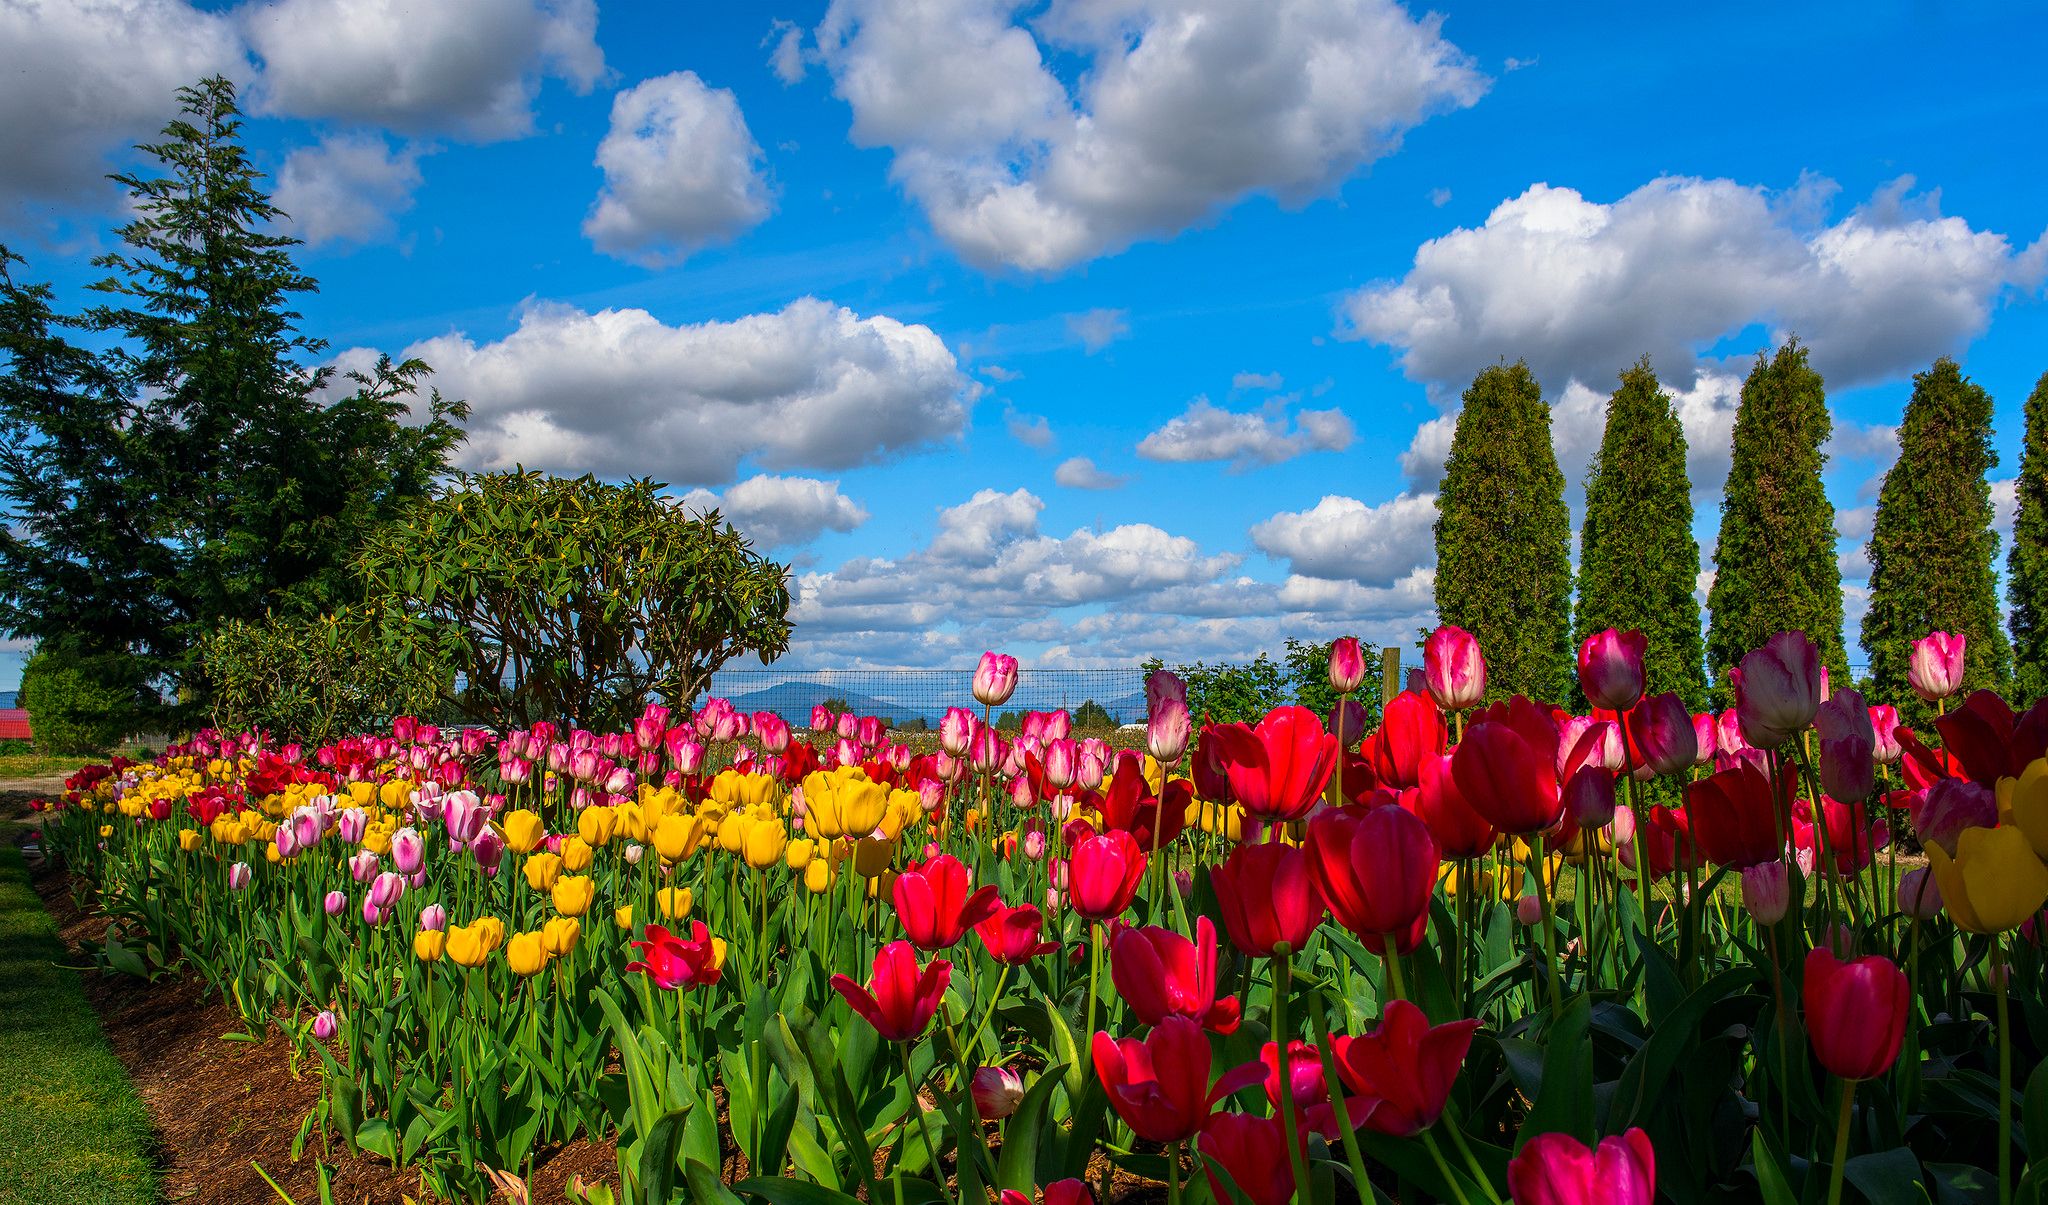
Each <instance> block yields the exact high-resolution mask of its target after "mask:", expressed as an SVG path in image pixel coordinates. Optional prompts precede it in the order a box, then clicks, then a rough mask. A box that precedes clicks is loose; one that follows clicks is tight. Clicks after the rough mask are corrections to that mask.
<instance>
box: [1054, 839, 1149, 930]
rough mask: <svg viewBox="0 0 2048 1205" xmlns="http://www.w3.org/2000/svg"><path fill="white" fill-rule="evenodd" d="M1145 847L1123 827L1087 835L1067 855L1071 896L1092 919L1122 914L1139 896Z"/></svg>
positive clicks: (1074, 902) (1076, 905) (1068, 892)
mask: <svg viewBox="0 0 2048 1205" xmlns="http://www.w3.org/2000/svg"><path fill="white" fill-rule="evenodd" d="M1144 877H1145V849H1144V847H1143V846H1141V845H1139V844H1138V839H1137V838H1136V837H1133V836H1131V835H1130V834H1129V833H1127V832H1124V831H1123V830H1122V829H1112V830H1111V831H1109V832H1106V833H1101V834H1098V835H1096V836H1091V837H1084V838H1083V839H1082V840H1080V841H1079V842H1077V843H1076V844H1075V846H1074V852H1073V855H1072V856H1071V857H1069V858H1068V859H1067V898H1068V899H1069V900H1071V901H1072V902H1073V905H1074V911H1076V912H1078V913H1080V914H1081V915H1082V916H1084V917H1086V918H1087V919H1089V920H1108V919H1109V918H1110V917H1112V916H1120V915H1122V914H1123V910H1124V909H1126V908H1128V907H1130V906H1131V901H1132V900H1134V899H1136V898H1137V896H1138V884H1139V882H1140V881H1142V880H1143V879H1144Z"/></svg>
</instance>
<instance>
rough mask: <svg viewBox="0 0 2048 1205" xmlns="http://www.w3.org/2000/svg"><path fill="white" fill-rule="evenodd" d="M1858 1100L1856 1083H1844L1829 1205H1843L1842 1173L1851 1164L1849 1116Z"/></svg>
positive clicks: (1836, 1130) (1845, 1081)
mask: <svg viewBox="0 0 2048 1205" xmlns="http://www.w3.org/2000/svg"><path fill="white" fill-rule="evenodd" d="M1855 1100H1856V1081H1855V1080H1852V1079H1845V1080H1843V1081H1842V1112H1841V1115H1840V1117H1839V1118H1837V1124H1836V1126H1835V1165H1834V1167H1833V1168H1832V1169H1831V1170H1830V1171H1829V1172H1828V1205H1842V1171H1843V1168H1844V1166H1845V1165H1847V1163H1848V1162H1849V1115H1850V1109H1851V1106H1852V1105H1853V1104H1854V1103H1855Z"/></svg>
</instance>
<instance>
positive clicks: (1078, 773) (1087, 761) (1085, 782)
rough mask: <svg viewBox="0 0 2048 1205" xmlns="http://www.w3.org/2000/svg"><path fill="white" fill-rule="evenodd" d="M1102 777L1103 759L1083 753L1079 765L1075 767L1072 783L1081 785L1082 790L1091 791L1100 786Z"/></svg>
mask: <svg viewBox="0 0 2048 1205" xmlns="http://www.w3.org/2000/svg"><path fill="white" fill-rule="evenodd" d="M1102 777H1103V759H1102V758H1100V757H1096V756H1092V755H1090V754H1087V753H1083V754H1082V755H1081V761H1080V764H1079V765H1078V766H1076V767H1075V772H1074V781H1075V782H1077V783H1079V784H1080V785H1081V789H1082V790H1084V791H1093V790H1095V789H1096V788H1097V787H1100V786H1101V785H1102Z"/></svg>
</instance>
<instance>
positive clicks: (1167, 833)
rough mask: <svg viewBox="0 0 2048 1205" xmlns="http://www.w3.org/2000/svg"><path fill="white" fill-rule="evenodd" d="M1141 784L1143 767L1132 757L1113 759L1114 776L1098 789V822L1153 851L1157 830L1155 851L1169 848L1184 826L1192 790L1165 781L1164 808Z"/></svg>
mask: <svg viewBox="0 0 2048 1205" xmlns="http://www.w3.org/2000/svg"><path fill="white" fill-rule="evenodd" d="M1161 798H1162V797H1161V796H1159V795H1155V794H1153V793H1152V784H1150V783H1149V782H1147V781H1145V767H1144V763H1143V762H1142V761H1141V760H1140V759H1139V758H1136V757H1119V758H1117V759H1116V772H1115V773H1114V774H1112V775H1111V776H1110V779H1109V782H1108V783H1107V784H1105V785H1104V786H1103V789H1102V803H1101V809H1100V810H1101V812H1102V822H1103V823H1104V824H1106V825H1108V826H1109V827H1110V828H1112V829H1122V830H1123V831H1124V832H1127V833H1129V834H1130V835H1131V836H1133V837H1136V838H1137V839H1138V848H1140V849H1144V850H1150V849H1152V848H1154V844H1153V829H1154V828H1155V827H1157V828H1158V830H1159V833H1158V848H1161V849H1163V848H1165V847H1166V846H1168V845H1171V844H1173V842H1174V839H1175V838H1177V837H1179V836H1180V835H1181V833H1182V831H1184V830H1185V829H1186V828H1187V826H1188V805H1189V804H1191V803H1193V802H1194V798H1195V797H1194V789H1193V787H1191V786H1190V785H1189V783H1188V780H1187V779H1185V778H1175V779H1170V780H1168V782H1167V784H1166V793H1165V795H1164V804H1163V805H1162V803H1161Z"/></svg>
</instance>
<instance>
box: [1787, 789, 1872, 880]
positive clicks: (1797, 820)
mask: <svg viewBox="0 0 2048 1205" xmlns="http://www.w3.org/2000/svg"><path fill="white" fill-rule="evenodd" d="M1820 814H1821V822H1822V823H1823V824H1825V825H1827V852H1828V857H1827V859H1826V860H1825V861H1820V860H1819V857H1820V850H1819V846H1818V843H1817V840H1818V839H1817V835H1816V834H1815V832H1814V828H1815V825H1814V822H1813V805H1812V804H1811V803H1809V802H1807V801H1806V800H1804V799H1801V800H1799V801H1798V802H1796V803H1794V804H1793V805H1792V846H1793V848H1794V849H1797V850H1799V851H1801V852H1803V853H1806V854H1809V855H1811V856H1812V857H1813V858H1814V859H1816V861H1815V865H1817V866H1818V867H1819V868H1820V869H1823V870H1827V871H1829V872H1831V873H1832V874H1833V875H1834V876H1835V877H1836V878H1844V879H1845V878H1848V877H1850V876H1852V875H1854V874H1855V873H1856V872H1858V871H1860V870H1865V869H1868V868H1869V866H1870V863H1871V862H1872V861H1873V860H1875V859H1876V857H1877V851H1878V850H1880V849H1883V848H1884V847H1885V846H1887V845H1890V844H1891V840H1892V834H1891V825H1889V824H1888V823H1886V822H1885V821H1883V820H1878V821H1876V822H1874V823H1873V822H1872V820H1871V819H1870V813H1869V811H1868V810H1867V809H1866V808H1865V806H1864V805H1863V804H1861V803H1840V802H1837V801H1835V800H1833V799H1829V798H1828V797H1827V796H1825V795H1823V796H1821V800H1820Z"/></svg>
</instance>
